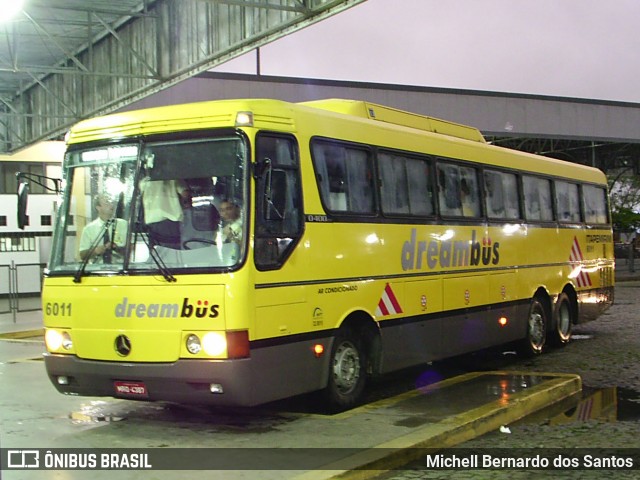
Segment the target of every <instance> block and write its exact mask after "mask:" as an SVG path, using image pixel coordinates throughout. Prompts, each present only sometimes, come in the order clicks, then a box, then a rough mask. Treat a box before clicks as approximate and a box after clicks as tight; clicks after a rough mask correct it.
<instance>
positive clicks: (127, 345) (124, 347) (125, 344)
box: [114, 335, 131, 357]
mask: <svg viewBox="0 0 640 480" xmlns="http://www.w3.org/2000/svg"><path fill="white" fill-rule="evenodd" d="M114 346H115V347H116V352H118V355H120V356H123V357H126V356H127V355H129V354H130V353H131V340H129V337H127V336H126V335H118V336H117V337H116V341H115V345H114Z"/></svg>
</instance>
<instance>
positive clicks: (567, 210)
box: [555, 181, 580, 223]
mask: <svg viewBox="0 0 640 480" xmlns="http://www.w3.org/2000/svg"><path fill="white" fill-rule="evenodd" d="M555 186H556V209H557V210H556V211H557V212H558V220H559V221H561V222H573V223H577V222H579V221H580V196H579V192H578V185H576V184H575V183H569V182H560V181H556V182H555Z"/></svg>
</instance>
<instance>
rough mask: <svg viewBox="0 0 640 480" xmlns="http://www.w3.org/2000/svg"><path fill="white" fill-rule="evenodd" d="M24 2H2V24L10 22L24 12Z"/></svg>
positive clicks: (16, 0)
mask: <svg viewBox="0 0 640 480" xmlns="http://www.w3.org/2000/svg"><path fill="white" fill-rule="evenodd" d="M23 6H24V0H0V23H4V22H8V21H9V20H11V19H12V18H13V17H15V16H16V15H18V13H20V11H22V7H23Z"/></svg>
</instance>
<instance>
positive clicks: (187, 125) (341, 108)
mask: <svg viewBox="0 0 640 480" xmlns="http://www.w3.org/2000/svg"><path fill="white" fill-rule="evenodd" d="M241 112H245V113H246V112H252V113H253V126H254V127H256V128H260V129H268V130H274V131H282V132H291V133H293V132H295V131H296V130H297V129H299V128H302V126H303V125H306V126H309V125H311V124H310V123H309V120H310V119H311V117H309V116H308V115H314V116H317V117H318V119H320V117H322V116H324V115H327V116H332V118H334V119H335V120H336V121H339V122H349V121H350V119H351V121H354V120H355V121H359V122H364V123H367V124H369V128H375V126H376V125H378V126H379V127H382V130H384V131H386V132H387V134H385V135H383V136H377V138H378V140H380V141H381V140H382V139H383V138H385V139H386V140H387V141H383V143H387V144H388V145H387V146H390V144H391V143H393V144H395V145H396V147H395V148H402V146H403V145H407V139H408V138H409V137H406V136H405V135H406V134H410V132H413V134H414V135H415V134H418V135H417V136H415V137H412V138H413V139H414V140H412V141H411V143H412V144H413V146H414V147H415V146H416V142H422V141H423V140H424V139H426V138H427V137H429V138H431V140H433V141H434V143H433V144H432V145H431V147H433V148H434V151H433V152H427V151H423V153H429V154H435V155H440V156H445V157H449V156H451V157H452V158H459V159H467V160H472V161H479V162H481V163H486V164H492V165H495V166H503V167H512V168H514V167H515V168H517V169H522V170H530V171H537V172H540V173H546V174H551V175H558V176H564V177H568V178H575V179H579V178H580V179H582V180H584V181H591V182H596V183H606V177H605V176H604V174H603V173H602V172H601V171H600V170H598V169H596V168H593V167H588V166H585V165H580V164H576V163H571V162H566V161H563V160H558V159H554V158H550V157H545V156H539V155H535V154H530V153H525V152H520V151H516V150H511V149H505V148H502V147H497V146H493V145H490V144H489V143H487V142H486V141H485V139H484V137H483V136H482V133H481V132H480V131H479V130H478V129H477V128H474V127H469V126H466V125H462V124H458V123H454V122H448V121H446V120H440V119H437V118H433V117H428V116H424V115H419V114H415V113H410V112H406V111H403V110H398V109H395V108H391V107H386V106H383V105H378V104H375V103H371V102H366V101H359V100H345V99H328V100H316V101H309V102H300V103H289V102H285V101H282V100H273V99H236V100H212V101H205V102H195V103H187V104H179V105H168V106H161V107H153V108H147V109H141V110H132V111H126V112H119V113H115V114H111V115H106V116H103V117H96V118H91V119H88V120H84V121H82V122H79V123H78V124H76V125H75V126H74V127H73V128H72V129H71V131H70V135H69V139H68V143H69V144H70V145H71V144H78V143H84V142H90V141H94V140H108V139H111V138H114V137H120V138H122V137H128V136H141V135H151V134H158V133H168V132H177V131H186V130H199V129H200V130H201V129H211V128H233V127H235V126H238V125H237V124H236V114H237V113H241ZM297 122H302V123H300V124H299V125H297ZM315 125H316V127H317V128H318V130H317V131H315V130H314V131H313V132H311V134H317V135H323V134H324V135H327V134H328V132H329V130H327V125H330V124H328V123H326V122H319V123H316V124H315ZM345 125H346V124H345ZM314 128H315V127H312V129H314ZM334 130H335V128H334ZM401 132H402V133H403V135H401V136H400V135H399V134H400V133H401ZM419 132H424V137H423V138H422V139H420V138H418V137H419V136H420V135H419ZM371 133H372V132H371V131H370V132H369V133H365V131H362V132H361V133H360V134H359V135H358V137H359V138H360V140H361V141H363V139H364V138H368V137H370V135H371ZM380 133H381V132H380ZM400 137H402V138H403V139H404V140H400ZM343 139H344V140H347V139H348V138H343ZM438 139H439V140H440V141H438ZM352 140H355V138H353V139H352ZM422 146H423V145H422ZM416 151H418V150H416ZM420 151H422V150H420ZM438 152H439V153H438Z"/></svg>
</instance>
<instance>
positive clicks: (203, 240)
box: [182, 238, 216, 250]
mask: <svg viewBox="0 0 640 480" xmlns="http://www.w3.org/2000/svg"><path fill="white" fill-rule="evenodd" d="M194 242H197V243H204V244H206V245H216V242H215V240H208V239H206V238H189V239H187V240H185V241H184V242H182V248H183V249H184V250H191V247H189V244H190V243H194Z"/></svg>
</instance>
